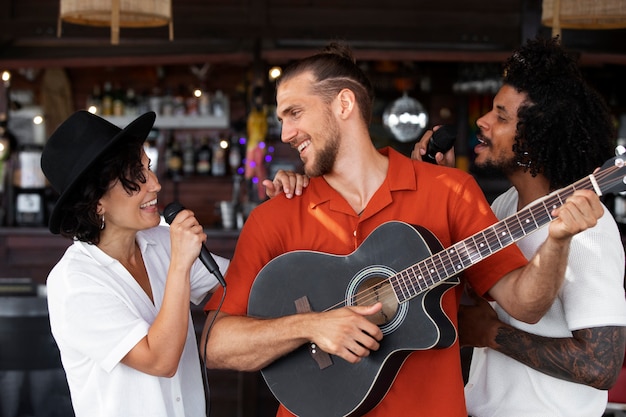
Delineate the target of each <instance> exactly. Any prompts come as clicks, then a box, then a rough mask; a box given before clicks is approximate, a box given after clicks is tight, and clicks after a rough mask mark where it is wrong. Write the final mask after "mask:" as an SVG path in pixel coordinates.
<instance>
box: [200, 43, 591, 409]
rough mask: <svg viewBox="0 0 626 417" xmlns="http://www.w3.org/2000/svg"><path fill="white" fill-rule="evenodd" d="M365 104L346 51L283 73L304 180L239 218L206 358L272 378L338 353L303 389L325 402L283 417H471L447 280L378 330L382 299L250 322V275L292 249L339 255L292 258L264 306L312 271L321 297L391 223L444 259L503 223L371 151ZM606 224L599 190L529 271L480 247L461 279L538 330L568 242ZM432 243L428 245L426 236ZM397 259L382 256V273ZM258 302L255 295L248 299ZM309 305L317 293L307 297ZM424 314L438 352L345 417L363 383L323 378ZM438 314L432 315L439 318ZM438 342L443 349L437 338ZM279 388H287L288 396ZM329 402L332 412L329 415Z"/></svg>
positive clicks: (291, 137)
mask: <svg viewBox="0 0 626 417" xmlns="http://www.w3.org/2000/svg"><path fill="white" fill-rule="evenodd" d="M372 102H373V90H372V87H371V85H370V83H369V81H368V80H367V78H366V77H365V75H364V74H363V72H362V71H361V70H360V68H359V67H358V66H357V65H356V63H355V62H354V60H353V58H352V55H351V52H350V50H349V49H348V48H347V47H345V46H343V45H339V44H334V43H333V44H331V45H329V46H328V47H327V49H326V50H325V51H323V52H321V53H319V54H317V55H314V56H311V57H309V58H305V59H303V60H301V61H299V62H297V63H296V64H294V65H292V66H290V67H289V68H288V69H287V70H286V71H285V72H284V74H283V76H282V78H281V79H280V80H279V83H278V85H277V114H278V116H279V119H280V120H281V122H282V140H283V142H285V143H289V144H290V145H291V146H292V147H293V148H294V149H296V150H297V151H298V152H299V154H300V158H301V159H302V161H303V163H304V169H305V173H306V174H307V175H308V176H309V177H311V181H310V184H309V186H308V187H307V188H306V189H305V190H304V191H303V193H302V196H301V197H299V198H295V199H287V198H286V197H285V196H278V197H276V198H273V199H271V200H270V201H268V202H265V203H263V204H261V205H260V206H259V207H257V208H256V209H255V210H254V211H253V212H252V214H251V215H250V217H249V218H248V220H247V221H246V223H245V225H244V228H243V230H242V232H241V235H240V237H239V241H238V246H237V249H236V251H235V256H234V257H233V259H232V261H231V264H230V266H229V269H228V272H227V275H226V281H227V284H228V286H227V287H226V288H227V291H226V294H225V299H224V304H223V306H222V305H221V304H220V301H221V299H220V295H219V293H216V294H215V295H214V296H213V297H212V298H211V300H210V301H209V303H208V304H207V305H206V307H205V310H206V311H207V313H208V317H207V324H206V326H205V329H204V335H203V337H202V345H203V346H202V349H204V352H205V359H206V365H207V367H209V368H222V369H238V370H243V371H254V370H259V369H263V368H265V369H269V368H267V367H268V366H269V365H272V366H270V368H273V369H275V368H276V366H275V365H276V364H277V363H284V360H285V359H286V358H284V357H285V356H287V358H289V357H290V355H289V354H290V353H292V352H294V351H299V350H301V349H300V348H302V347H303V346H304V347H306V346H307V345H308V346H309V347H310V353H311V354H313V355H314V356H316V355H319V352H318V351H319V350H321V351H322V352H326V353H328V354H330V355H332V356H331V358H330V365H329V364H328V363H325V364H320V368H323V369H320V370H319V375H316V378H317V377H318V376H319V377H320V378H321V381H323V382H321V383H319V384H317V385H312V386H311V390H310V391H311V392H313V397H311V398H316V397H315V393H317V392H323V386H325V385H331V386H333V388H332V390H331V391H329V392H328V393H327V394H325V396H323V397H321V399H319V400H316V401H310V402H309V403H307V404H306V405H304V406H302V404H303V403H306V402H307V401H309V399H307V398H306V397H305V396H306V395H307V394H309V392H304V393H302V394H303V395H299V396H297V398H281V396H280V395H277V397H278V399H279V401H281V403H282V405H281V407H280V408H279V411H278V415H280V416H287V415H290V414H291V413H297V414H299V415H311V416H313V415H318V416H321V415H323V416H328V415H348V414H349V415H367V416H395V415H402V416H433V415H441V416H446V417H455V416H458V417H461V416H463V417H465V416H467V413H466V411H465V403H464V398H463V380H462V375H461V367H460V355H459V345H458V341H457V339H456V334H455V333H454V332H452V337H451V338H449V335H448V334H447V330H449V329H448V327H450V328H452V329H454V327H456V316H457V310H458V305H459V300H460V295H461V289H462V285H457V286H456V287H453V290H450V291H448V290H447V289H449V287H451V286H452V285H450V286H447V285H445V284H447V283H449V281H447V280H446V281H444V282H443V284H444V285H437V286H433V287H432V288H435V287H437V288H443V289H444V290H441V291H440V292H439V293H437V291H434V293H435V294H436V297H435V300H436V302H435V303H434V304H435V305H436V307H437V308H438V309H439V310H437V308H435V309H433V308H432V306H431V305H430V302H427V301H430V300H428V298H429V297H430V296H429V295H426V296H424V298H423V299H421V300H422V301H423V303H421V304H420V303H414V304H412V305H411V306H410V307H406V303H405V304H403V305H401V306H397V312H393V311H392V314H391V315H392V316H394V317H390V318H391V320H390V321H389V322H387V323H384V324H383V325H379V324H375V323H374V322H373V321H374V320H370V319H368V318H370V316H379V315H380V314H388V311H386V310H383V312H382V313H381V309H386V308H387V306H385V307H383V305H382V304H381V303H380V302H372V303H369V302H364V303H361V304H359V303H358V302H357V303H350V302H346V306H344V307H337V308H328V309H326V310H324V311H320V309H317V310H316V305H315V304H316V303H314V302H313V303H311V307H312V310H314V311H316V312H305V311H306V309H304V310H302V309H300V310H298V312H299V313H300V314H286V315H281V316H276V317H265V318H259V317H253V316H251V315H249V311H248V307H249V299H250V297H251V288H252V286H253V283H254V281H255V278H256V277H257V275H258V274H259V271H261V269H262V268H264V266H266V264H268V262H270V261H272V260H274V259H275V258H277V257H278V256H279V255H282V254H285V253H287V252H291V251H296V250H300V251H301V252H302V253H305V251H316V252H323V253H327V254H333V256H334V257H330V256H329V258H328V260H327V261H318V262H311V265H308V264H307V265H302V264H301V263H300V262H298V261H296V262H294V263H293V264H292V265H291V266H287V267H285V268H284V269H285V270H284V271H278V272H279V273H280V272H283V273H284V274H285V275H286V276H287V278H288V280H289V281H288V284H284V285H282V286H280V287H278V288H276V290H275V292H273V293H272V292H269V293H268V294H269V296H266V298H267V300H266V303H267V304H268V305H274V304H280V303H281V302H284V300H281V299H280V294H282V293H285V292H286V291H288V290H290V289H291V287H298V286H299V285H301V284H302V283H301V282H299V280H302V278H303V275H305V272H307V271H306V270H311V269H313V270H315V271H314V274H313V278H308V280H309V281H314V283H313V284H311V283H310V282H309V285H310V286H312V288H314V290H315V292H322V293H323V292H324V291H325V289H326V287H327V286H328V287H329V290H330V286H329V285H328V283H324V281H325V280H328V279H330V280H331V281H330V282H332V280H335V281H336V280H338V279H339V278H340V277H338V276H335V275H336V274H334V273H333V272H332V271H330V272H329V271H327V270H326V269H325V267H326V266H328V265H330V264H332V263H333V262H334V260H335V258H337V256H335V255H351V254H353V253H356V252H359V250H358V249H360V246H361V244H362V243H364V242H366V243H365V244H364V246H367V243H368V242H369V241H368V237H371V236H373V235H375V234H376V235H377V236H378V234H377V233H378V231H379V230H380V228H379V227H383V228H387V227H388V226H389V224H388V222H390V221H394V220H396V221H401V222H404V223H406V224H414V225H420V226H423V227H425V228H426V229H428V230H429V231H430V232H432V234H434V236H436V237H437V239H438V241H439V242H440V243H441V245H442V246H443V247H444V248H448V247H450V246H451V245H455V251H456V253H458V252H461V251H460V250H459V249H461V248H460V247H457V246H456V244H457V242H460V241H463V240H465V242H470V241H471V242H474V241H479V240H480V236H478V237H477V238H474V237H473V235H474V234H477V233H479V232H481V231H482V230H483V229H486V228H488V227H489V226H491V225H492V224H494V223H496V222H497V219H496V218H495V216H494V215H493V213H492V212H491V210H490V207H489V204H488V203H487V201H486V200H485V198H484V196H483V194H482V191H481V190H480V188H479V187H478V185H477V184H476V182H475V181H474V180H473V178H472V177H471V176H470V175H469V174H466V173H463V172H461V171H459V170H455V169H451V168H446V167H439V166H434V165H431V164H425V163H423V162H420V161H412V160H410V159H409V158H407V157H404V156H402V155H401V154H399V153H397V152H396V151H394V150H391V149H383V150H381V151H378V150H377V149H375V147H374V146H373V144H372V141H371V139H370V136H369V132H368V124H369V122H370V118H371V109H372ZM601 214H602V208H601V206H600V203H599V199H598V198H597V196H596V195H595V194H594V193H593V192H589V191H577V192H576V193H575V194H574V195H573V196H572V197H571V198H570V199H568V201H567V202H566V203H564V205H563V206H561V207H560V208H556V209H555V210H554V211H552V212H551V215H552V216H553V217H556V220H554V221H552V222H551V224H550V225H549V234H548V237H547V239H546V241H545V242H544V244H543V245H542V247H541V249H540V250H539V251H538V254H537V256H535V257H534V258H533V259H531V261H530V262H528V263H527V262H526V260H525V258H524V257H523V255H522V254H521V253H520V252H519V250H518V249H517V248H516V247H515V245H511V246H506V247H504V246H505V245H503V248H499V249H498V250H497V251H495V252H494V253H493V254H491V253H489V254H486V253H485V252H484V251H485V250H487V249H486V248H485V246H484V244H483V243H482V242H481V243H478V244H477V245H476V247H475V248H474V250H471V249H467V252H468V257H479V258H480V257H482V255H485V258H486V259H485V260H483V261H481V262H477V263H475V264H472V265H471V266H469V267H468V268H467V269H466V271H465V273H464V275H463V277H462V279H463V281H464V282H467V283H469V285H471V286H472V288H473V289H474V291H476V292H477V293H479V294H488V296H489V297H491V298H493V299H494V300H497V301H498V303H500V304H501V305H502V306H503V307H504V308H506V309H507V311H509V312H510V314H511V315H513V316H515V317H517V318H518V319H519V320H523V321H527V322H535V321H537V320H539V319H540V318H541V316H542V315H543V314H544V313H545V311H546V309H547V308H549V306H550V304H551V302H552V300H553V298H554V296H555V294H556V292H557V291H558V288H559V287H560V285H561V283H562V279H563V273H564V268H565V264H566V260H567V254H568V250H569V242H570V240H571V238H572V236H573V235H574V234H576V233H578V232H580V231H581V230H584V229H586V228H588V227H590V226H593V225H594V224H595V222H596V220H597V218H598V217H599V216H601ZM383 224H385V225H384V226H381V225H383ZM385 230H389V229H385ZM394 230H395V229H394ZM390 235H391V236H386V235H385V237H386V239H387V240H385V239H383V240H382V241H381V242H377V244H378V245H379V247H377V248H375V249H378V250H374V251H373V252H372V253H370V254H366V256H365V258H366V261H370V260H371V262H372V263H374V264H376V265H379V266H378V267H377V268H379V269H381V270H385V268H386V266H385V262H384V261H380V260H379V259H378V252H382V251H384V249H385V247H386V246H388V245H389V246H391V245H394V244H395V245H398V243H396V241H398V240H400V241H399V246H397V247H398V248H399V249H400V248H401V247H402V245H404V244H405V242H404V241H403V239H405V237H406V236H405V235H404V234H402V235H397V236H396V235H394V233H390ZM426 236H428V234H427V233H424V237H426ZM499 239H500V237H495V236H493V238H492V239H487V242H486V244H487V246H489V247H491V246H490V245H491V244H493V243H497V242H499ZM387 241H388V242H389V243H388V244H387ZM494 241H495V242H494ZM406 245H409V248H408V251H409V253H411V254H412V252H413V250H414V251H415V258H416V259H415V261H414V262H417V261H420V256H419V255H420V254H419V252H420V250H419V248H418V247H417V245H416V246H415V248H413V247H412V245H413V243H408V242H407V243H406ZM369 246H371V245H369ZM374 246H376V245H374ZM500 249H501V250H500ZM355 251H356V252H355ZM452 252H453V251H448V252H446V255H445V257H444V258H445V259H443V262H442V264H443V268H444V269H445V268H449V267H454V268H456V264H455V262H456V260H457V256H460V255H457V254H456V253H455V254H452ZM359 253H360V252H359ZM392 255H393V253H392ZM392 257H393V256H392ZM281 259H290V258H287V257H281ZM298 259H299V258H298ZM339 259H342V257H340V258H339ZM340 262H341V261H340ZM393 262H394V261H393V260H392V259H389V263H390V264H392V263H393ZM472 262H473V261H472ZM451 263H452V264H454V265H450V264H451ZM327 264H328V265H327ZM392 269H397V268H392ZM364 270H367V268H364ZM444 272H445V271H442V270H438V269H437V268H435V267H434V266H432V267H431V265H430V264H429V265H427V266H426V267H424V268H423V269H419V271H418V272H417V273H416V274H415V275H416V276H417V278H418V280H417V284H420V283H421V282H422V281H421V280H422V278H423V276H429V277H430V278H439V277H440V276H441V275H445V274H444ZM452 272H454V269H453V271H452ZM329 275H330V276H329ZM356 281H358V280H356V278H355V280H353V281H350V282H349V285H348V286H350V285H353V284H355V282H356ZM383 284H384V283H383ZM415 285H416V282H415V281H412V280H409V282H408V283H407V282H406V281H402V283H401V284H400V287H401V288H400V291H401V292H405V291H408V292H411V291H413V290H414V287H415ZM255 287H257V284H256V283H255ZM383 287H384V285H383ZM257 288H258V287H257ZM343 292H347V293H349V292H350V288H346V289H345V290H342V293H341V294H334V295H336V296H337V298H338V299H339V298H341V297H345V295H344V294H343ZM375 292H376V290H373V291H372V293H375ZM295 293H297V291H295ZM252 294H253V296H254V291H253V292H252ZM303 295H306V296H308V297H312V296H313V294H311V293H309V294H306V293H305V294H303ZM254 297H256V296H254ZM254 297H253V298H254ZM374 297H378V296H377V295H374ZM256 298H257V299H258V297H256ZM376 299H377V300H378V298H376ZM253 301H254V300H253ZM294 301H298V300H286V304H285V305H287V306H288V305H289V304H293V303H294ZM357 301H358V300H357ZM383 301H385V300H383ZM257 304H258V303H257ZM426 304H429V305H428V306H426ZM251 305H254V303H252V304H251ZM318 307H319V306H318ZM422 308H423V309H424V312H425V314H424V316H425V322H428V321H429V320H433V321H435V322H436V323H437V326H436V327H437V329H438V330H439V329H440V330H441V332H439V331H438V330H435V331H434V333H436V334H435V335H434V339H435V340H436V343H435V344H437V343H439V342H441V346H437V347H440V348H438V349H428V347H429V346H427V347H424V348H423V349H420V348H421V347H420V348H418V349H417V350H416V351H414V352H412V353H410V354H409V355H408V356H407V357H406V359H405V360H404V362H403V363H402V364H401V366H399V369H398V370H397V374H396V372H393V375H389V374H388V373H385V372H381V373H380V374H377V375H380V376H381V377H380V378H378V379H377V380H376V383H377V384H378V383H379V382H380V383H381V384H383V385H384V386H385V388H384V389H383V391H385V390H386V388H387V387H388V388H389V390H388V391H387V392H386V393H385V395H384V396H381V398H380V401H378V399H377V400H374V401H373V402H370V399H369V397H368V399H364V400H363V402H357V403H355V405H354V407H353V408H350V407H349V408H348V411H347V412H346V411H345V410H344V409H343V408H342V407H343V406H344V404H341V403H342V401H345V399H346V398H348V397H349V396H350V394H351V393H352V392H353V391H354V390H355V386H356V384H357V383H361V382H362V381H360V380H359V381H357V380H352V381H350V380H347V381H346V382H345V383H337V381H336V379H337V378H335V377H333V378H331V379H329V380H324V379H323V375H324V374H327V375H328V374H329V375H333V372H334V371H335V369H337V368H341V367H347V370H348V373H350V372H351V371H352V370H358V369H361V368H362V367H365V366H368V364H369V363H370V361H371V360H373V359H374V358H377V355H378V354H379V353H380V352H379V351H384V350H388V349H389V346H388V343H387V342H388V341H390V340H394V339H395V337H396V334H395V332H397V329H396V328H395V327H394V326H399V327H401V326H402V325H404V323H402V322H401V321H402V319H403V318H404V317H405V316H404V315H406V316H408V315H409V314H410V313H409V312H408V310H410V311H411V312H413V311H415V310H417V311H421V310H420V309H422ZM437 313H439V314H438V317H435V316H437ZM212 323H214V324H213V325H212ZM211 325H212V327H211ZM407 326H409V327H414V328H418V329H421V328H422V326H424V324H423V323H421V322H416V323H408V324H407ZM452 326H454V327H452ZM209 327H211V329H210V332H209V334H208V336H207V330H208V329H209ZM426 327H427V326H424V328H426ZM446 338H448V339H449V340H444V339H446ZM392 350H393V349H392ZM370 355H371V357H370ZM403 359H404V358H403ZM383 362H385V366H384V367H383V369H387V368H386V365H387V363H386V360H383ZM264 372H265V370H264ZM348 376H349V375H348ZM394 376H395V379H394ZM301 379H304V377H303V375H299V374H296V375H295V376H294V377H292V378H291V380H287V382H286V384H274V383H272V384H270V389H272V391H273V392H274V394H276V393H277V392H278V391H280V390H281V389H282V387H281V386H279V385H290V384H293V385H294V386H296V385H298V384H300V383H301V382H302V381H301ZM333 384H335V385H333ZM286 388H287V391H288V390H289V388H291V387H289V386H287V387H286ZM376 388H379V387H378V386H377V387H376ZM334 402H336V403H337V407H335V408H333V406H332V405H330V406H329V405H328V404H333V403H334ZM301 406H302V407H301ZM318 407H319V408H318ZM320 410H323V411H320Z"/></svg>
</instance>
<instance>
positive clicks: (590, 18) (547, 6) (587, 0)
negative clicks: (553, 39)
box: [541, 0, 626, 36]
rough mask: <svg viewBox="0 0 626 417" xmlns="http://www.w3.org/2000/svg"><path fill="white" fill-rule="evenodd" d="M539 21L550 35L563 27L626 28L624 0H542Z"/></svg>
mask: <svg viewBox="0 0 626 417" xmlns="http://www.w3.org/2000/svg"><path fill="white" fill-rule="evenodd" d="M541 23H542V24H543V25H545V26H548V27H552V35H553V36H555V35H559V34H560V33H561V28H563V29H621V28H626V1H624V0H543V10H542V14H541Z"/></svg>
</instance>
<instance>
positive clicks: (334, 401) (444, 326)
mask: <svg viewBox="0 0 626 417" xmlns="http://www.w3.org/2000/svg"><path fill="white" fill-rule="evenodd" d="M441 249H442V246H441V244H440V243H439V242H438V241H437V239H436V238H435V237H434V236H433V235H432V234H431V233H430V232H428V231H427V230H426V229H420V230H419V231H418V230H417V229H416V228H414V227H412V226H410V225H408V224H406V223H402V222H396V221H392V222H388V223H385V224H383V225H381V226H379V227H378V228H377V229H376V230H374V231H373V232H372V233H371V234H370V236H368V237H367V239H366V240H365V241H364V242H363V244H362V245H361V246H360V247H359V248H358V249H357V250H356V251H355V252H353V253H351V254H350V255H347V256H335V255H329V254H325V253H321V252H313V251H294V252H289V253H286V254H283V255H281V256H279V257H277V258H275V259H273V260H272V261H271V262H269V263H268V264H267V265H266V266H265V267H264V268H263V269H262V270H261V271H260V273H259V275H258V276H257V278H256V280H255V282H254V284H253V286H252V290H251V294H250V300H249V304H248V314H249V315H250V316H253V317H261V318H276V317H282V316H286V315H291V314H296V313H298V310H297V309H296V303H295V301H296V300H298V299H301V298H302V297H306V299H307V300H308V302H309V304H310V308H311V310H312V311H318V312H319V311H324V310H328V309H333V308H338V307H342V306H343V305H346V302H347V304H348V305H371V304H374V303H375V302H377V301H382V302H383V305H384V308H383V310H384V311H385V312H386V315H385V316H384V318H382V317H383V316H381V317H379V318H373V319H372V321H374V322H375V323H377V324H378V325H379V327H380V328H381V330H382V331H383V334H384V337H383V340H382V342H381V346H380V349H379V350H378V351H376V352H371V354H370V356H368V357H366V358H363V359H362V360H361V361H360V362H359V363H357V364H350V363H348V362H346V361H345V360H343V359H341V358H339V357H336V356H330V359H331V363H330V364H329V365H327V366H325V367H322V366H320V364H319V363H318V362H317V361H316V360H314V358H313V355H312V351H313V352H314V351H315V347H313V346H312V345H311V344H305V345H304V346H301V347H300V348H299V349H297V350H295V351H294V352H292V353H290V354H289V355H287V356H284V357H282V358H280V359H278V360H276V361H275V362H274V363H272V364H271V365H269V366H268V367H266V368H264V369H263V370H262V371H261V373H262V374H263V377H264V378H265V381H266V383H267V385H268V387H269V389H270V390H271V391H272V393H273V394H274V396H275V397H276V398H277V399H278V400H279V401H280V402H281V403H282V404H283V405H284V406H285V407H286V408H287V409H288V410H289V411H291V412H292V413H294V414H296V415H298V416H301V417H307V416H311V417H321V416H324V417H332V416H358V415H362V414H365V413H366V412H368V411H369V410H371V409H372V408H374V407H375V406H376V404H378V403H379V402H380V401H381V400H382V398H383V397H384V396H385V394H386V393H387V391H388V390H389V387H390V386H391V384H392V382H393V380H394V378H395V376H396V374H397V372H398V371H399V369H400V367H401V366H402V363H403V362H404V360H405V359H406V358H407V356H408V355H409V354H410V353H411V352H413V351H415V350H425V349H432V348H444V347H448V346H451V345H452V344H453V343H454V342H455V340H456V330H455V328H454V326H453V324H452V322H451V321H450V319H449V318H448V317H447V316H446V314H445V313H444V312H443V310H442V307H441V298H442V297H443V295H444V293H445V292H446V291H447V290H449V289H450V288H452V287H454V286H455V285H457V284H458V283H459V279H458V277H456V276H453V277H451V278H449V279H446V280H444V281H442V282H441V283H439V284H438V285H436V286H434V287H432V288H430V289H428V290H427V291H424V292H422V293H421V294H418V295H417V296H415V297H413V298H411V299H410V300H408V301H405V302H403V303H399V302H398V301H397V298H396V296H395V295H394V294H393V290H392V289H391V288H390V284H389V281H388V280H386V279H387V278H389V277H390V276H393V275H395V274H397V273H398V272H400V271H403V270H404V269H406V268H408V267H410V266H411V265H414V264H415V263H416V262H417V261H419V260H421V259H424V258H427V257H429V256H431V255H432V253H433V251H434V252H438V251H440V250H441Z"/></svg>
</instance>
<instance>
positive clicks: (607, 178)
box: [594, 146, 626, 194]
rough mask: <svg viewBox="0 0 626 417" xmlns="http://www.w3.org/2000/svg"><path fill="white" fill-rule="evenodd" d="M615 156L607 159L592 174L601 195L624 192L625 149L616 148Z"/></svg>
mask: <svg viewBox="0 0 626 417" xmlns="http://www.w3.org/2000/svg"><path fill="white" fill-rule="evenodd" d="M615 154H616V155H617V156H615V157H613V158H611V159H609V160H608V161H606V162H605V163H604V165H602V167H601V168H600V170H599V171H598V172H596V173H595V174H594V177H595V178H596V181H597V182H598V186H599V187H600V189H601V190H602V193H604V194H606V193H621V192H624V191H626V166H625V165H626V149H625V148H624V147H623V146H618V147H617V148H616V149H615Z"/></svg>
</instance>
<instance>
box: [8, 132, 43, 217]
mask: <svg viewBox="0 0 626 417" xmlns="http://www.w3.org/2000/svg"><path fill="white" fill-rule="evenodd" d="M42 150H43V148H42V146H41V145H35V144H27V145H20V146H19V147H18V151H17V153H16V161H15V165H14V170H13V195H14V201H13V204H14V217H15V225H16V226H34V227H35V226H36V227H39V226H45V222H46V215H45V206H46V178H45V176H44V174H43V172H42V171H41V166H40V160H41V152H42Z"/></svg>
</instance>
